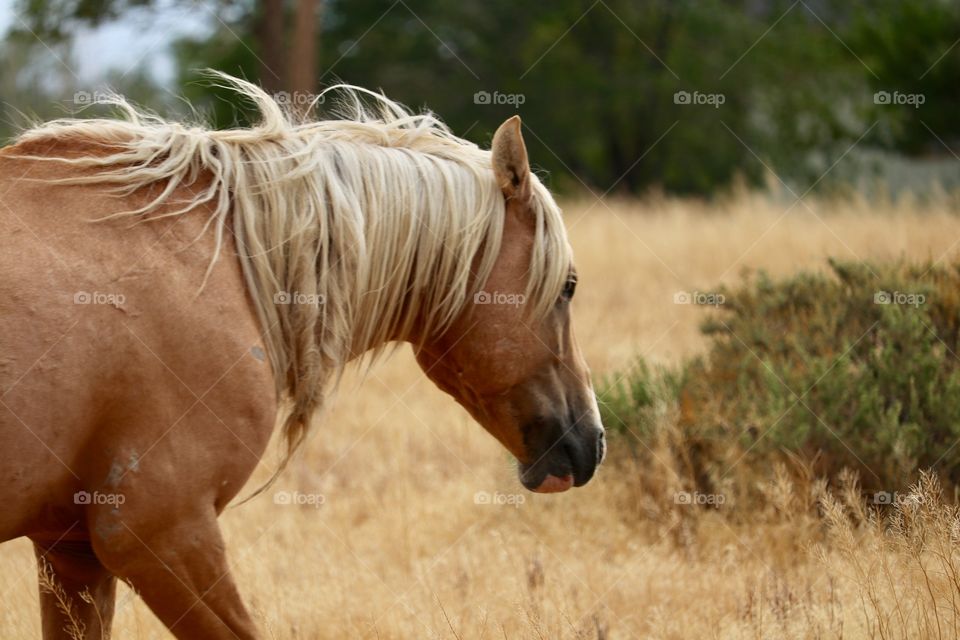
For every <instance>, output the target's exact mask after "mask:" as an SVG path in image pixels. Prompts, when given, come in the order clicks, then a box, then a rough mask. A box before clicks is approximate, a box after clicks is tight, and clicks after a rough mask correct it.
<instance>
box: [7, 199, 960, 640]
mask: <svg viewBox="0 0 960 640" xmlns="http://www.w3.org/2000/svg"><path fill="white" fill-rule="evenodd" d="M790 207H791V201H790V200H787V201H785V202H779V201H777V199H776V198H775V197H773V196H766V195H759V194H758V195H747V194H741V195H739V196H736V197H734V198H731V199H729V200H726V201H723V200H721V201H719V202H714V203H710V204H706V203H697V202H689V201H680V200H673V199H662V200H661V199H650V200H647V201H643V202H619V201H605V202H590V201H578V202H569V203H566V206H565V212H566V218H567V225H568V228H569V231H570V238H571V242H572V244H573V246H574V249H575V252H576V255H577V266H578V271H579V274H580V286H579V288H578V291H577V299H576V301H575V304H574V309H575V312H574V313H575V317H576V320H575V321H576V329H577V335H578V339H579V342H580V344H581V346H582V348H583V350H584V352H585V355H586V357H587V360H588V362H589V363H590V365H591V367H592V368H593V371H594V374H595V375H596V376H604V375H612V374H613V373H614V372H616V371H619V370H622V369H623V368H624V367H626V366H627V365H628V364H629V363H630V361H631V360H632V358H634V357H635V356H636V355H637V354H642V355H643V356H644V357H646V358H648V359H650V360H652V361H654V362H663V363H672V362H677V361H678V360H679V359H681V358H684V357H688V356H690V355H692V354H694V353H696V352H697V351H698V350H699V349H702V348H703V342H702V339H701V337H700V336H699V333H698V324H699V323H700V321H701V320H702V319H703V317H704V314H705V313H709V311H708V310H705V309H704V308H701V307H697V306H692V305H678V304H674V303H673V296H674V294H675V293H676V292H678V291H688V292H692V291H710V290H711V289H712V288H714V287H716V285H717V284H719V283H721V282H725V283H734V282H736V281H737V280H738V279H739V274H740V271H741V270H742V269H744V268H751V269H754V268H763V269H766V270H768V271H769V272H770V273H772V274H774V275H785V274H789V273H792V272H795V271H797V270H800V269H823V268H824V267H825V266H826V258H827V257H828V256H836V257H841V258H847V259H864V260H873V261H882V260H892V259H897V258H900V257H908V258H909V257H912V258H917V259H927V258H931V259H933V260H938V259H942V260H951V259H955V258H956V257H957V254H958V252H960V244H958V243H960V216H956V215H955V214H953V213H952V211H953V210H954V209H955V207H954V206H952V204H951V203H950V201H949V200H948V199H946V198H939V199H937V201H935V202H934V203H932V204H930V203H928V204H924V205H920V204H917V203H912V202H906V201H903V202H899V203H889V204H868V203H866V202H860V201H844V202H821V201H816V200H809V201H806V202H803V203H800V204H796V205H794V206H792V208H790ZM788 208H789V209H788ZM785 210H787V211H786V213H784V211H785ZM626 438H629V436H627V437H626ZM610 444H611V453H610V455H609V457H608V460H607V463H606V464H605V466H604V467H603V468H602V469H601V470H600V472H599V473H598V475H597V477H596V478H595V479H594V480H593V481H592V482H591V483H590V484H589V485H588V486H586V487H584V488H582V489H579V490H574V491H572V492H569V493H566V494H562V495H559V496H537V495H533V494H530V493H527V492H525V491H523V489H522V488H521V487H520V485H519V483H518V481H517V479H516V474H515V470H514V468H513V464H512V462H511V460H510V459H509V457H508V456H507V454H506V453H505V452H504V451H502V450H501V449H500V447H499V445H497V444H496V443H495V442H494V440H493V439H492V438H491V437H489V436H488V435H487V434H486V433H484V432H483V430H482V429H481V428H480V427H479V426H477V425H476V424H474V423H473V422H472V421H471V420H470V419H469V418H468V417H467V415H466V414H465V412H464V411H462V410H460V409H459V408H458V407H457V406H456V405H455V403H454V402H453V401H452V400H451V399H449V398H448V397H446V396H445V395H443V394H442V393H440V392H439V391H438V390H436V389H435V388H434V387H433V386H432V384H431V383H430V382H429V381H427V380H426V379H425V378H424V377H423V376H421V375H420V374H419V370H418V369H417V365H416V364H415V363H414V361H413V359H412V357H410V354H409V349H401V351H400V352H399V353H397V354H396V355H395V356H393V357H392V358H391V359H390V360H388V361H386V362H385V363H383V364H381V365H378V366H377V367H376V368H374V370H373V371H372V372H371V373H370V374H368V375H367V377H366V379H365V380H363V381H362V384H361V380H360V379H359V377H357V376H351V377H349V379H348V380H347V381H346V382H345V384H344V386H343V390H342V392H341V396H340V399H339V401H338V402H337V405H336V408H335V409H334V411H332V412H331V414H330V415H329V418H328V419H327V420H326V423H325V425H324V426H323V427H322V428H321V429H320V431H319V432H318V434H317V436H316V437H315V438H314V439H313V440H312V441H311V442H310V444H309V445H308V446H307V448H306V450H305V452H304V453H303V454H302V455H301V456H300V457H299V458H298V459H297V461H296V462H295V463H294V464H293V466H292V468H291V469H290V470H289V471H288V472H287V473H286V474H285V475H284V476H283V477H282V478H281V480H280V481H279V482H278V484H277V485H276V486H275V487H274V488H273V489H270V490H269V491H268V492H267V493H266V494H265V495H263V496H261V497H259V498H257V499H255V500H254V501H252V502H250V503H247V504H245V505H242V506H239V507H236V508H231V509H228V510H227V512H226V513H225V514H224V516H223V517H222V518H221V520H222V522H223V525H224V528H225V532H226V537H227V541H228V546H229V549H230V552H231V554H230V558H231V562H232V565H233V568H234V571H235V574H236V578H237V581H238V583H239V585H240V588H241V591H242V592H243V593H244V595H245V597H246V599H247V602H248V603H249V605H250V606H251V608H252V609H253V610H254V612H255V616H256V617H257V619H258V620H259V621H260V624H261V625H262V627H263V629H264V630H265V632H266V635H267V637H270V638H277V639H287V638H303V639H311V640H312V639H321V638H383V639H387V638H450V639H461V640H467V639H470V640H479V639H481V638H490V639H498V638H509V639H517V640H519V639H568V638H569V639H573V638H583V639H587V638H594V639H598V640H601V639H606V640H613V639H618V640H619V639H626V638H757V639H760V638H899V637H941V638H952V637H956V636H957V625H958V622H957V616H958V607H960V603H958V604H956V605H954V604H952V600H951V596H950V595H949V594H951V593H953V592H954V591H953V588H952V587H951V586H950V583H951V581H954V582H956V580H957V577H956V575H955V574H953V575H951V573H952V571H953V570H954V569H955V568H956V567H957V566H960V565H957V563H956V562H955V558H954V556H953V553H954V552H953V547H952V546H951V545H950V543H951V542H952V541H954V538H955V537H956V536H958V533H960V527H957V526H956V522H955V519H953V518H952V514H951V513H950V512H948V511H939V510H937V509H936V507H935V505H933V504H930V502H928V503H927V506H926V507H925V508H926V509H927V510H926V511H924V512H923V513H919V512H915V513H912V514H908V515H911V517H913V518H914V519H915V520H916V521H918V522H920V521H922V522H923V523H924V524H925V526H926V527H927V529H926V531H927V533H928V534H929V535H928V538H927V539H926V541H927V545H926V546H925V547H924V548H923V550H922V551H917V550H916V547H915V546H911V545H912V544H913V543H914V542H916V541H914V540H912V539H911V538H910V536H909V535H907V534H904V535H903V536H901V537H900V538H891V537H890V536H886V535H883V534H882V529H883V527H882V526H881V525H880V524H877V523H872V522H871V521H870V518H869V515H868V514H866V513H863V512H861V511H859V509H861V508H862V506H861V505H860V499H859V496H858V495H856V491H855V488H854V487H853V486H852V480H851V481H850V485H851V486H849V487H848V488H849V491H847V492H846V494H847V495H841V496H838V498H837V499H836V500H830V499H827V501H826V503H825V504H823V506H822V508H821V512H822V513H823V515H822V516H820V517H817V516H815V515H811V513H813V514H816V512H817V509H816V508H815V506H813V507H812V506H811V504H813V505H815V502H816V500H817V499H818V498H819V497H822V486H821V485H819V484H818V482H817V481H816V479H809V482H807V483H806V484H803V483H801V484H798V483H796V482H795V481H793V480H790V479H788V478H787V477H786V476H785V475H784V474H783V473H782V470H776V469H769V470H760V471H761V473H764V474H766V475H767V476H768V477H769V479H770V483H769V486H768V487H767V489H768V493H769V495H770V496H771V505H768V506H765V507H764V508H762V509H760V508H758V509H755V510H747V511H743V512H741V513H736V512H733V513H731V509H725V508H723V507H721V508H720V509H702V508H697V507H691V506H687V505H676V504H674V501H673V500H672V499H670V496H671V495H672V491H674V490H675V489H674V488H673V487H672V484H671V483H672V482H673V481H672V480H671V477H670V476H669V473H668V469H667V467H668V465H664V469H663V470H658V469H650V468H641V465H639V464H638V463H637V462H636V459H635V458H634V457H633V456H632V455H631V454H630V447H628V446H627V445H628V443H627V442H626V440H625V439H624V438H621V439H617V438H613V439H612V440H611V443H610ZM634 444H636V445H637V446H644V445H641V444H637V443H634ZM651 446H653V447H654V448H655V445H653V444H651ZM654 455H656V452H655V451H654ZM276 460H277V455H276V450H271V456H270V457H269V458H268V459H267V460H266V462H265V464H264V465H263V468H261V469H260V470H259V472H258V474H257V476H256V478H260V479H262V478H265V477H266V476H267V475H268V473H269V469H270V465H272V464H275V463H276ZM661 471H662V473H661ZM255 486H256V484H255V481H253V482H251V483H250V485H249V488H251V489H252V488H253V487H255ZM276 492H286V493H285V494H283V495H285V496H293V495H294V493H293V492H297V495H296V497H295V498H293V499H292V501H295V502H303V503H304V504H277V503H276V502H275V500H274V496H275V495H276ZM818 492H819V493H818ZM928 493H932V489H931V490H930V491H929V492H928ZM321 502H322V504H317V503H321ZM851 522H852V523H853V524H850V523H851ZM954 529H956V530H954ZM911 535H912V534H911ZM931 541H932V542H931ZM938 544H939V545H940V546H939V547H937V545H938ZM938 548H939V549H940V555H939V556H938V555H937V554H936V551H937V549H938ZM931 550H932V551H931ZM931 553H933V555H930V554H931ZM957 584H960V583H957ZM36 591H37V579H36V569H35V563H34V557H33V551H32V547H31V545H30V544H29V543H28V542H27V541H25V540H18V541H14V542H11V543H7V544H4V545H2V546H0V601H2V603H3V606H2V607H0V638H4V639H7V638H10V639H18V638H37V637H39V634H40V621H39V609H38V602H37V600H38V598H37V593H36ZM114 637H115V638H120V639H124V640H125V639H127V638H130V639H135V640H140V639H148V638H166V637H169V634H168V632H167V631H165V630H164V628H163V627H162V625H160V624H159V623H158V622H157V621H156V619H154V617H153V616H152V614H151V613H150V612H149V610H148V609H147V608H146V607H145V606H144V605H143V604H142V603H141V602H140V601H139V600H138V599H137V598H136V597H135V595H133V594H132V593H131V592H130V591H129V590H128V589H126V588H125V587H121V590H120V595H119V598H118V614H117V619H116V623H115V625H114Z"/></svg>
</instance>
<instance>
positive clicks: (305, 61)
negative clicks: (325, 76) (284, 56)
mask: <svg viewBox="0 0 960 640" xmlns="http://www.w3.org/2000/svg"><path fill="white" fill-rule="evenodd" d="M320 10H321V4H320V0H296V13H295V16H294V21H293V40H292V46H291V47H290V58H289V60H288V62H287V73H288V75H287V83H288V85H289V87H290V94H291V97H292V100H293V106H294V109H295V110H296V111H297V112H298V113H300V114H301V115H305V114H306V110H307V108H308V107H309V106H310V102H312V101H313V98H314V93H315V92H316V90H317V79H318V78H317V34H318V32H319V24H320V19H321V16H320Z"/></svg>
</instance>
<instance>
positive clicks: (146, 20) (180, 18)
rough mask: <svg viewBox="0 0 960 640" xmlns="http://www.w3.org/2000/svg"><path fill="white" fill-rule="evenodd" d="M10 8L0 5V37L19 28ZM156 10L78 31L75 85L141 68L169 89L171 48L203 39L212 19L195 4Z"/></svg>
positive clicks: (0, 0) (2, 0)
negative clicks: (188, 37)
mask: <svg viewBox="0 0 960 640" xmlns="http://www.w3.org/2000/svg"><path fill="white" fill-rule="evenodd" d="M15 2H16V0H0V34H5V33H6V32H7V30H8V29H9V28H10V27H11V26H16V25H17V24H18V19H17V17H16V15H15V14H14V10H13V7H14V4H15ZM159 5H160V7H161V8H159V9H156V10H138V11H135V12H132V13H131V14H130V15H128V16H126V17H125V18H124V19H123V20H120V21H117V22H113V23H110V24H106V25H103V26H101V27H99V28H97V29H82V30H80V31H78V32H77V34H76V36H75V38H74V47H73V54H74V60H75V61H76V68H75V69H74V72H75V73H76V75H77V76H78V77H79V78H80V81H81V82H82V83H90V84H96V83H97V82H98V81H100V80H102V78H103V77H104V75H105V73H106V72H107V71H110V70H114V69H116V70H119V71H120V72H121V73H125V72H128V71H133V70H135V69H136V68H137V67H139V66H141V65H145V66H146V68H148V69H149V70H150V72H151V73H152V75H153V76H154V77H155V78H156V79H157V80H158V81H159V82H161V83H164V84H170V83H171V82H172V81H173V79H174V76H175V72H176V69H175V66H174V62H173V58H172V56H171V54H170V51H169V47H170V43H171V42H173V41H174V40H175V39H177V38H178V37H181V36H184V35H202V34H204V33H207V32H208V31H209V30H210V23H211V22H213V21H214V20H215V18H214V17H213V16H212V15H211V14H210V13H209V12H208V11H207V10H206V9H202V8H201V9H198V8H195V7H196V5H195V4H194V3H189V4H187V3H184V5H185V6H184V7H181V8H178V7H176V6H174V5H173V2H172V0H160V3H159Z"/></svg>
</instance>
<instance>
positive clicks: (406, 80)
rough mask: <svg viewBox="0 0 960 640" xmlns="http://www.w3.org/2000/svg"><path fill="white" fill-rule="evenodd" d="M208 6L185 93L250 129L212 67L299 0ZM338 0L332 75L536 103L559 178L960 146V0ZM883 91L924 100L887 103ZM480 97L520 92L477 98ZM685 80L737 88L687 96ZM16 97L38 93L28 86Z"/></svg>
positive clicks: (328, 10) (847, 158)
mask: <svg viewBox="0 0 960 640" xmlns="http://www.w3.org/2000/svg"><path fill="white" fill-rule="evenodd" d="M187 4H189V3H183V2H180V0H173V4H172V5H169V6H168V8H167V9H161V10H170V8H169V7H173V10H178V11H186V10H187V9H188V8H190V7H188V6H187ZM207 4H208V6H207V10H208V11H209V12H210V13H211V14H216V15H217V19H216V20H211V21H210V23H209V24H210V28H211V33H209V34H204V35H203V36H200V37H196V38H187V39H184V40H182V41H180V42H178V43H176V44H175V46H174V52H175V56H176V60H177V63H178V67H179V72H180V75H179V80H180V82H179V83H178V84H179V86H178V87H175V88H172V89H173V91H174V93H180V92H183V93H185V94H186V96H187V97H188V98H189V99H190V100H191V101H192V102H196V103H198V104H199V106H200V109H201V110H202V111H205V112H206V113H207V114H209V115H210V117H211V119H212V121H213V122H214V124H215V126H219V127H228V126H234V125H237V124H240V125H244V124H249V123H250V120H251V118H252V117H254V114H252V113H250V110H249V105H242V104H237V103H236V98H235V97H234V96H232V95H230V94H229V93H227V92H224V91H222V90H218V89H215V88H213V89H211V88H210V87H209V86H205V85H203V84H198V83H197V79H198V76H197V75H196V73H195V72H196V70H198V69H201V68H204V67H213V68H216V69H220V70H223V71H226V72H228V73H232V74H235V75H240V76H243V77H246V78H249V79H253V80H258V79H259V80H261V81H263V80H264V78H258V74H260V73H261V72H262V71H263V69H264V68H265V67H264V63H263V60H265V59H268V58H272V57H274V56H273V55H271V54H276V56H278V57H279V58H280V59H283V58H284V56H285V55H287V52H284V51H278V46H277V45H276V44H274V45H272V46H270V45H267V44H265V43H264V42H263V41H262V40H263V37H264V36H263V32H262V31H263V30H262V28H261V26H258V25H260V23H261V21H260V20H259V17H261V16H262V15H263V12H264V11H268V10H276V7H280V6H285V7H286V12H287V14H288V15H287V16H286V22H287V23H288V24H289V23H291V22H292V20H293V19H294V17H293V15H292V13H293V6H292V4H291V3H286V4H283V3H279V4H278V3H275V2H274V3H267V2H266V1H265V0H256V1H253V0H242V1H240V2H233V1H224V0H218V1H217V2H216V3H213V2H210V0H207ZM161 6H162V5H161V3H159V2H156V1H155V0H16V8H17V11H18V15H19V16H21V17H22V18H23V21H22V22H19V21H18V22H17V24H16V25H15V27H16V29H17V30H18V32H19V35H21V36H27V37H29V38H31V39H33V38H34V36H36V37H39V38H41V39H42V40H43V41H44V42H45V43H50V44H52V45H53V46H56V43H57V42H67V41H69V39H70V38H71V37H72V36H73V35H74V34H75V33H76V32H77V30H78V29H79V28H80V27H82V26H88V25H97V24H100V23H103V22H106V21H109V20H113V19H117V18H122V17H126V16H128V15H129V14H130V13H131V12H146V11H150V10H154V9H157V8H158V7H161ZM192 10H197V11H199V10H201V9H199V8H196V7H195V6H194V8H193V9H192ZM320 13H321V15H322V19H321V25H320V29H319V33H318V44H317V58H318V60H319V61H320V65H319V69H320V73H321V77H320V78H318V85H329V84H331V83H332V82H335V81H338V80H342V81H346V82H350V83H353V84H359V85H362V86H365V87H370V88H380V89H383V90H384V91H385V92H386V93H387V94H388V95H390V96H391V97H393V98H396V99H398V100H400V101H402V102H405V103H407V104H409V105H411V106H413V107H422V106H428V107H429V108H431V109H433V110H434V111H436V112H437V113H439V114H440V115H442V116H443V118H444V119H445V120H446V121H447V122H448V123H449V124H450V126H451V128H452V129H453V130H454V131H455V132H457V133H459V134H461V135H464V136H465V137H468V138H470V139H472V140H474V141H476V142H478V143H482V144H486V143H488V142H489V139H490V136H491V134H492V132H493V131H494V130H495V128H496V127H497V126H498V125H499V124H500V123H501V122H502V121H503V120H504V119H505V118H506V117H508V116H510V115H512V114H513V113H515V112H519V113H521V114H522V116H523V118H524V123H525V125H526V131H527V141H528V145H529V146H530V148H531V149H530V151H531V157H532V159H533V161H534V162H535V164H536V165H537V166H538V167H539V168H541V169H545V170H546V171H547V172H548V173H549V174H550V176H551V180H552V182H551V186H552V187H554V188H556V189H559V190H568V191H571V190H582V189H584V188H586V189H590V190H592V191H594V192H597V193H606V192H608V191H614V192H623V193H642V192H644V191H646V190H650V189H654V190H661V189H662V190H665V191H668V192H672V193H678V194H712V193H714V192H716V191H718V190H723V189H724V188H726V187H728V186H730V185H731V184H732V183H735V182H736V181H738V180H742V181H743V182H745V183H746V184H752V185H757V184H760V183H761V182H762V181H764V180H765V179H766V178H767V172H768V170H769V169H772V170H773V171H774V172H775V173H776V174H777V175H778V176H780V177H781V178H782V179H783V180H785V181H786V182H787V183H788V184H789V185H790V187H791V189H793V190H794V191H795V192H796V193H798V194H799V193H802V192H804V191H806V190H807V189H808V188H811V187H816V188H819V189H823V188H830V187H832V186H837V185H842V184H843V182H844V181H845V180H849V179H851V178H854V177H856V175H857V174H858V173H862V168H863V167H859V166H856V165H857V164H858V160H857V158H856V154H852V153H849V151H850V150H851V148H853V147H854V146H859V147H862V146H865V145H867V144H872V145H874V146H877V145H879V146H884V147H886V148H889V149H891V150H894V151H897V152H905V153H910V154H915V155H916V154H920V153H930V152H935V153H938V154H940V155H941V156H945V157H951V158H952V156H947V153H948V152H947V150H946V149H944V146H947V147H949V146H952V145H953V144H954V143H955V142H958V141H960V124H958V123H960V119H957V118H956V116H955V111H956V109H955V105H956V104H957V101H958V100H960V86H958V85H957V83H956V82H955V78H956V77H957V76H958V74H960V47H957V46H954V45H955V43H956V41H957V37H958V36H960V5H958V4H957V3H956V2H952V1H950V0H884V1H883V2H879V3H878V2H875V1H873V0H855V1H854V2H851V3H827V2H813V1H810V2H804V3H795V2H791V1H789V0H763V1H761V2H757V1H754V0H696V1H692V0H682V1H681V0H648V1H645V2H634V1H632V0H606V1H605V2H600V3H593V4H590V3H587V4H584V3H582V2H576V1H574V0H553V1H552V2H549V3H520V4H518V3H515V2H506V1H505V0H487V1H484V2H480V1H478V0H464V1H463V2H447V1H445V0H420V1H419V2H416V3H392V2H389V1H386V0H354V1H352V2H349V3H347V2H343V1H341V0H325V1H324V2H323V3H322V11H321V12H320ZM271 15H273V14H271ZM281 48H282V47H281ZM281 75H282V74H281ZM268 80H269V79H268ZM269 84H271V85H276V84H277V83H276V82H274V81H271V82H270V83H269ZM281 84H282V82H281ZM118 88H119V89H122V90H123V89H126V87H125V86H120V87H118ZM318 88H319V86H318ZM878 91H886V92H888V93H893V92H899V93H900V94H910V95H914V94H922V95H923V96H924V99H925V101H924V103H923V104H922V105H920V106H919V107H918V108H914V107H912V106H909V105H907V106H904V105H897V104H889V105H884V104H875V101H874V96H873V94H874V92H878ZM478 92H487V93H488V94H491V95H499V96H505V97H506V99H505V101H504V102H503V103H501V104H496V103H494V102H492V101H491V103H487V104H483V103H477V102H476V101H475V99H474V96H475V95H476V94H478ZM678 92H686V93H688V94H691V95H701V96H721V97H722V103H720V104H715V103H710V102H708V103H704V104H677V102H676V101H675V96H676V95H677V93H678ZM155 97H156V98H157V101H159V99H160V98H161V97H162V96H161V94H160V93H159V92H158V93H156V94H155ZM5 98H6V99H7V100H8V101H11V102H16V103H17V106H18V107H19V108H27V109H29V108H33V109H37V108H38V105H36V104H33V103H31V102H30V101H29V100H30V96H29V95H25V96H22V98H23V99H20V98H21V97H18V98H17V100H15V101H14V100H12V99H11V98H10V97H9V96H5ZM152 102H153V101H151V104H150V105H149V106H152V107H155V106H156V105H155V104H152ZM518 102H519V104H518ZM25 103H26V104H25ZM874 123H879V124H877V126H873V127H872V128H871V125H874ZM868 130H869V134H868V135H866V137H865V138H864V139H863V140H861V139H860V138H861V136H863V135H864V134H865V132H867V131H868ZM855 143H859V145H856V144H855ZM841 159H842V160H843V165H841V166H839V167H836V168H834V165H835V163H837V162H838V161H839V160H841Z"/></svg>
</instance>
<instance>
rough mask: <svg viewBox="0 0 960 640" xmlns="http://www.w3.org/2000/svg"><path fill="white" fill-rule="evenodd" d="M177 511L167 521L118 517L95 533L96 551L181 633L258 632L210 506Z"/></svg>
mask: <svg viewBox="0 0 960 640" xmlns="http://www.w3.org/2000/svg"><path fill="white" fill-rule="evenodd" d="M169 515H171V516H172V514H169ZM177 516H178V517H176V518H173V517H171V519H170V520H168V521H166V522H163V523H160V522H156V521H153V522H149V523H137V522H136V521H127V520H124V521H122V522H118V523H116V528H114V529H112V533H111V535H109V536H107V537H105V538H100V537H95V539H94V541H95V545H94V546H95V549H96V552H97V556H98V557H99V558H100V559H101V560H102V561H103V562H104V564H105V565H106V566H107V567H109V568H110V569H111V570H112V571H113V572H114V573H116V574H117V575H118V576H120V577H121V578H123V579H124V580H125V581H127V582H129V583H130V584H131V586H133V588H135V589H136V590H137V592H138V593H139V595H140V597H141V598H143V601H144V602H146V603H147V606H149V607H150V609H151V610H152V611H153V612H154V613H155V614H156V615H157V617H158V618H160V620H161V621H162V622H163V623H164V624H165V625H166V626H167V628H168V629H170V631H171V632H172V633H173V634H174V635H175V636H176V637H177V638H191V639H193V638H198V639H199V638H203V639H210V640H214V639H219V638H229V639H231V640H233V639H240V640H247V639H252V638H257V637H259V634H258V633H257V630H256V626H255V625H254V623H253V620H252V619H251V618H250V615H249V614H248V613H247V610H246V608H245V607H244V605H243V601H242V599H241V598H240V594H239V592H238V591H237V588H236V585H235V583H234V581H233V577H232V576H231V575H230V570H229V568H228V566H227V560H226V554H225V551H224V543H223V538H222V537H221V535H220V528H219V526H218V525H217V521H216V515H215V514H214V513H213V512H212V509H211V512H210V513H209V514H208V515H203V516H192V517H189V516H184V515H183V514H177Z"/></svg>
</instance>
